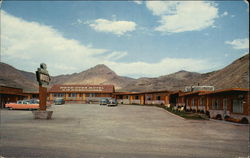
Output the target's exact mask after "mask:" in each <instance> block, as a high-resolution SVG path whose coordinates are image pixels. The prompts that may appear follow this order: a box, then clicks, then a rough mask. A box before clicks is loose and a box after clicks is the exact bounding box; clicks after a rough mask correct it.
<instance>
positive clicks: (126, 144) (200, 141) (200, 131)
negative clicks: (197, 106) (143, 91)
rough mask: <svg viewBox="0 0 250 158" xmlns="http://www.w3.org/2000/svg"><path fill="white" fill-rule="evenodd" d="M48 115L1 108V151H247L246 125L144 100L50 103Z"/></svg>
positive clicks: (201, 154)
mask: <svg viewBox="0 0 250 158" xmlns="http://www.w3.org/2000/svg"><path fill="white" fill-rule="evenodd" d="M48 110H53V111H54V114H53V116H52V117H53V119H52V120H34V119H33V118H32V113H31V112H30V111H20V110H13V111H8V110H1V124H0V132H1V133H0V136H1V138H0V157H1V156H4V157H25V158H26V157H39V158H40V157H49V158H50V157H51V158H54V157H60V158H61V157H65V158H71V157H72V158H75V157H76V158H78V157H79V158H82V157H86V158H92V157H93V158H166V157H171V158H177V157H178V158H179V157H184V158H191V157H197V158H210V157H211V158H216V157H218V158H219V157H221V158H224V157H226V158H238V157H247V156H248V154H249V148H248V140H249V128H248V126H247V125H237V124H230V123H223V122H219V121H208V120H185V119H182V118H180V117H178V116H175V115H172V114H170V113H169V112H167V111H165V110H163V109H161V108H157V107H148V106H132V105H119V106H118V107H107V106H99V105H97V104H67V105H56V106H54V105H53V106H52V107H51V108H50V109H48Z"/></svg>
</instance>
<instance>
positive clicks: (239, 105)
mask: <svg viewBox="0 0 250 158" xmlns="http://www.w3.org/2000/svg"><path fill="white" fill-rule="evenodd" d="M233 112H234V113H243V101H242V100H239V99H234V100H233Z"/></svg>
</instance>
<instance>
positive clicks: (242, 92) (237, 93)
mask: <svg viewBox="0 0 250 158" xmlns="http://www.w3.org/2000/svg"><path fill="white" fill-rule="evenodd" d="M179 96H180V99H179V100H178V101H179V102H178V103H177V104H183V103H184V105H185V108H186V110H187V111H193V112H202V113H206V114H209V116H210V118H214V119H222V120H227V119H230V118H231V119H234V121H236V122H240V121H243V120H245V121H246V120H247V122H249V121H250V116H249V111H250V108H249V89H243V88H231V89H220V90H215V91H194V92H186V93H179ZM181 98H182V99H181Z"/></svg>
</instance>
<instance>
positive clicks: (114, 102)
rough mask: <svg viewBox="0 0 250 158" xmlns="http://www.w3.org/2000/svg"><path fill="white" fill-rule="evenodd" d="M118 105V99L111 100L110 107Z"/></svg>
mask: <svg viewBox="0 0 250 158" xmlns="http://www.w3.org/2000/svg"><path fill="white" fill-rule="evenodd" d="M117 105H118V102H117V100H116V99H110V100H109V103H108V106H117Z"/></svg>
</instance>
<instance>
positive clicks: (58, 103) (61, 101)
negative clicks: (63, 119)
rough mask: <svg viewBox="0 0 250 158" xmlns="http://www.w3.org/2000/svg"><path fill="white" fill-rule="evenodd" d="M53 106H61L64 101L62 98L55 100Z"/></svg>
mask: <svg viewBox="0 0 250 158" xmlns="http://www.w3.org/2000/svg"><path fill="white" fill-rule="evenodd" d="M54 103H55V105H62V104H65V100H64V99H63V98H56V99H55V100H54Z"/></svg>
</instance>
